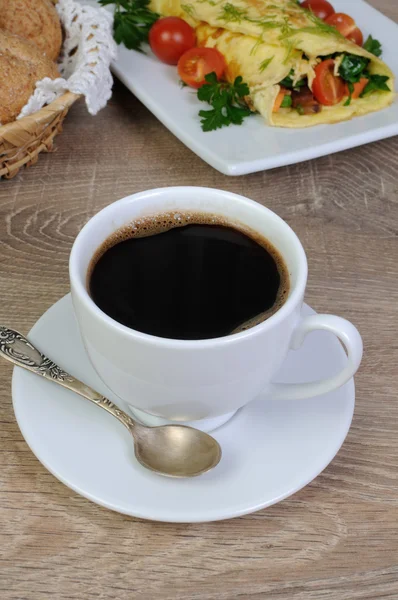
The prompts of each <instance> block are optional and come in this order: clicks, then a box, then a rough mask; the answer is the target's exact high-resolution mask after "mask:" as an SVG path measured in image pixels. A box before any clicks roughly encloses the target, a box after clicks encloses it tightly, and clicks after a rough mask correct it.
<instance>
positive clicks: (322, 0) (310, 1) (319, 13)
mask: <svg viewBox="0 0 398 600" xmlns="http://www.w3.org/2000/svg"><path fill="white" fill-rule="evenodd" d="M301 6H302V7H303V8H306V9H307V10H310V11H311V12H313V13H314V15H315V16H316V17H318V19H323V20H325V19H327V18H328V17H330V15H333V14H334V8H333V6H332V5H331V4H330V2H328V1H327V0H305V2H302V3H301Z"/></svg>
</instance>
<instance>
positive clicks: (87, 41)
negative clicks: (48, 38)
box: [17, 0, 116, 119]
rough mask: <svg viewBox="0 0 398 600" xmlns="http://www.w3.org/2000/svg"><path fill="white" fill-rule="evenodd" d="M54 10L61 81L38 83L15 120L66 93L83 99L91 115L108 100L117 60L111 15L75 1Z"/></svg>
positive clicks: (68, 0)
mask: <svg viewBox="0 0 398 600" xmlns="http://www.w3.org/2000/svg"><path fill="white" fill-rule="evenodd" d="M56 8H57V11H58V14H59V17H60V19H61V23H62V25H63V29H64V33H65V40H64V43H63V47H62V53H61V56H60V59H59V64H58V67H59V71H60V73H61V75H62V78H59V79H50V78H49V77H46V78H45V79H42V80H41V81H39V82H38V83H37V84H36V89H35V92H34V93H33V94H32V96H31V97H30V98H29V100H28V102H27V103H26V104H25V106H24V107H23V109H22V110H21V113H20V114H19V116H18V117H17V118H18V119H21V118H22V117H26V116H27V115H31V114H33V113H35V112H37V111H38V110H40V109H41V108H42V107H43V106H45V105H46V104H50V103H51V102H52V101H53V100H55V99H56V98H58V97H59V96H62V94H63V93H64V92H66V91H68V90H69V91H70V92H74V93H75V94H83V95H84V96H85V98H86V105H87V109H88V111H89V113H90V114H92V115H95V114H96V113H97V112H98V111H99V110H100V109H101V108H103V107H104V106H105V104H106V103H107V101H108V100H109V98H110V97H111V93H112V91H111V90H112V75H111V72H110V63H111V61H112V60H113V59H114V58H116V44H115V42H114V41H113V36H112V22H113V17H112V15H111V14H110V13H109V12H108V11H107V10H105V9H103V8H100V7H98V8H97V7H96V8H94V7H92V6H83V5H81V4H78V3H77V2H76V1H75V0H59V2H58V4H57V5H56Z"/></svg>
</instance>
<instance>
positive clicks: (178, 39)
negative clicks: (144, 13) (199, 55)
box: [149, 17, 196, 65]
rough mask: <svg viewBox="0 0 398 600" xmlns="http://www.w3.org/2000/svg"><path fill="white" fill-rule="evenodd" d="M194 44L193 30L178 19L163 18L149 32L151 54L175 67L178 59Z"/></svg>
mask: <svg viewBox="0 0 398 600" xmlns="http://www.w3.org/2000/svg"><path fill="white" fill-rule="evenodd" d="M195 43H196V35H195V30H194V29H193V28H192V27H191V26H190V25H188V23H187V22H186V21H184V20H183V19H180V18H179V17H165V18H164V19H159V20H158V21H156V23H154V24H153V25H152V27H151V29H150V31H149V44H150V46H151V48H152V52H153V53H154V54H155V56H157V57H158V59H159V60H161V61H162V62H165V63H167V64H168V65H176V64H177V63H178V60H179V58H180V57H181V56H182V55H183V54H184V52H186V51H187V50H189V49H190V48H193V47H194V46H195Z"/></svg>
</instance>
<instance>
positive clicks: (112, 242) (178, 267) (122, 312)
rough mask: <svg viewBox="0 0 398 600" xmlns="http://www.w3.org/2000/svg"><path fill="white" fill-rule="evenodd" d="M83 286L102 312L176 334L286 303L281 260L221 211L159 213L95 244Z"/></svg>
mask: <svg viewBox="0 0 398 600" xmlns="http://www.w3.org/2000/svg"><path fill="white" fill-rule="evenodd" d="M88 287H89V291H90V294H91V297H92V299H93V300H94V302H95V303H96V304H97V306H99V308H100V309H101V310H103V312H105V313H106V314H107V315H109V316H110V317H112V318H113V319H115V321H118V322H119V323H122V324H123V325H126V326H127V327H130V328H131V329H135V330H137V331H141V332H144V333H148V334H151V335H156V336H160V337H167V338H173V339H180V340H198V339H208V338H216V337H222V336H226V335H229V334H231V333H235V332H236V331H240V330H243V329H247V328H249V327H252V326H254V325H256V324H257V323H259V322H261V321H263V320H265V319H266V318H268V317H269V316H271V315H272V314H273V313H274V312H275V311H276V310H278V308H279V307H280V306H281V305H282V304H283V303H284V301H285V299H286V297H287V294H288V291H289V275H288V271H287V267H286V265H285V264H284V262H283V260H282V258H281V257H280V255H279V254H278V252H277V250H276V249H275V248H274V247H273V246H272V245H271V244H270V243H269V242H268V241H267V240H265V239H261V237H259V236H258V235H257V234H255V233H254V232H250V231H248V230H243V228H242V230H240V229H239V228H238V227H236V228H235V226H231V225H228V223H225V222H223V221H222V220H221V218H219V217H214V218H213V217H211V216H209V215H204V214H203V215H200V214H199V215H198V214H184V215H160V216H157V217H153V218H150V219H149V218H148V219H146V220H142V221H139V222H135V223H133V224H132V225H129V226H128V227H126V228H125V229H123V230H120V231H119V232H117V233H116V234H114V235H113V236H112V237H111V238H109V239H108V240H107V241H106V242H105V244H103V245H102V246H101V248H99V249H98V251H97V253H96V255H95V256H94V258H93V260H92V263H91V267H90V269H89V277H88Z"/></svg>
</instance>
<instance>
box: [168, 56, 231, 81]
mask: <svg viewBox="0 0 398 600" xmlns="http://www.w3.org/2000/svg"><path fill="white" fill-rule="evenodd" d="M225 68H226V63H225V58H224V56H223V55H222V54H221V52H219V51H218V50H217V49H216V48H191V50H188V51H187V52H185V53H184V54H183V55H182V56H181V58H180V60H179V61H178V74H179V76H180V77H181V79H182V80H183V82H184V83H186V84H187V85H190V86H191V87H193V88H200V87H201V86H202V85H203V84H204V83H205V75H207V74H208V73H213V71H214V72H215V73H216V75H217V78H218V79H220V77H222V75H223V73H224V71H225Z"/></svg>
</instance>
